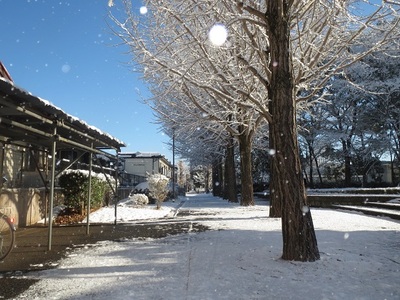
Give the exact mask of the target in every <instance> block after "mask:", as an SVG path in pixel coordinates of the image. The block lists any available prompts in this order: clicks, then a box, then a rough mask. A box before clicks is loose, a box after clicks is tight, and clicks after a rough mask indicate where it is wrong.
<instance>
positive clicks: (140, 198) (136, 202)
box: [129, 194, 149, 206]
mask: <svg viewBox="0 0 400 300" xmlns="http://www.w3.org/2000/svg"><path fill="white" fill-rule="evenodd" d="M129 199H130V200H131V201H132V204H133V206H145V205H147V204H149V198H148V197H147V196H146V195H145V194H133V195H132V196H130V197H129Z"/></svg>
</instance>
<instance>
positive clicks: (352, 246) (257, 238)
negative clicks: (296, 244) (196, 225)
mask: <svg viewBox="0 0 400 300" xmlns="http://www.w3.org/2000/svg"><path fill="white" fill-rule="evenodd" d="M181 200H183V201H185V203H184V204H183V206H182V207H180V208H179V209H180V210H186V211H190V215H189V216H187V214H185V216H184V219H185V220H186V221H187V222H188V223H189V224H190V222H200V223H202V224H203V225H207V226H209V227H210V228H211V229H212V230H210V231H206V232H201V233H195V232H192V231H191V227H190V226H188V232H187V233H185V234H180V235H176V236H168V237H166V238H162V239H145V240H143V239H134V240H126V241H124V242H110V241H104V242H101V243H97V244H95V245H88V246H87V247H84V248H82V249H79V250H76V251H75V252H73V253H72V254H71V255H69V257H68V258H66V259H64V260H62V261H61V262H60V265H59V266H58V267H57V268H56V269H52V270H46V271H41V272H34V273H30V274H28V275H26V276H27V277H33V278H39V279H40V281H39V282H38V283H36V284H35V285H33V286H31V288H30V289H29V290H27V291H26V292H25V293H23V294H22V295H20V297H18V299H193V300H194V299H230V300H231V299H340V300H342V299H400V279H399V278H400V222H398V221H393V220H389V219H383V218H376V217H370V216H365V215H362V214H357V213H352V212H347V211H332V210H325V209H312V215H313V220H314V226H315V229H316V232H317V238H318V245H319V250H320V252H321V260H319V261H317V262H312V263H301V262H290V261H284V260H281V259H280V255H281V251H282V237H281V224H280V220H279V219H274V218H268V217H267V216H268V207H267V205H266V204H265V202H262V201H261V202H257V205H256V206H254V207H241V206H238V205H237V204H232V203H228V202H226V201H224V200H221V199H219V198H215V197H212V196H211V195H207V194H200V195H193V196H188V197H185V198H180V199H179V200H178V201H176V202H175V203H173V202H167V203H164V206H163V209H162V210H161V211H157V210H155V209H154V208H153V207H150V208H147V209H140V208H131V207H129V205H128V204H129V203H122V204H121V206H118V210H117V212H118V213H117V215H118V222H138V220H139V221H140V222H143V220H147V219H152V220H153V221H154V218H159V219H161V218H164V220H163V222H168V221H171V222H173V221H177V220H179V217H177V218H175V219H170V218H171V217H172V216H173V215H174V212H175V209H176V208H178V205H180V204H181ZM165 218H168V219H167V220H165ZM195 218H198V219H201V221H199V220H196V221H195ZM110 221H111V222H112V221H114V208H103V209H101V210H100V211H97V212H95V213H94V214H93V215H91V222H107V223H109V222H110ZM160 222H161V220H160Z"/></svg>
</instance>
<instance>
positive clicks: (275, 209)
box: [269, 102, 283, 218]
mask: <svg viewBox="0 0 400 300" xmlns="http://www.w3.org/2000/svg"><path fill="white" fill-rule="evenodd" d="M271 105H272V102H270V107H269V110H270V111H272V106H271ZM273 126H274V124H269V149H270V151H274V152H276V150H275V145H274V138H273V135H272V132H273V130H272V127H273ZM271 153H272V152H271ZM269 164H270V180H269V216H270V218H281V217H282V201H281V199H282V198H283V196H282V195H280V194H279V192H280V189H279V188H278V187H279V182H278V176H277V174H274V172H273V170H274V169H275V167H274V164H275V159H274V155H272V156H271V159H270V160H269Z"/></svg>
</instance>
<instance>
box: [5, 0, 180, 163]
mask: <svg viewBox="0 0 400 300" xmlns="http://www.w3.org/2000/svg"><path fill="white" fill-rule="evenodd" d="M107 4H108V0H70V1H62V0H57V1H56V0H0V20H1V31H0V60H1V61H2V62H3V64H4V65H5V66H6V68H7V69H8V71H9V73H10V74H11V77H12V78H13V80H14V83H15V84H16V85H17V86H19V87H21V88H24V89H25V90H27V91H29V92H31V93H32V94H33V95H35V96H39V97H41V98H43V99H46V100H48V101H50V102H52V103H53V104H54V105H56V106H58V107H59V108H61V109H63V110H64V111H65V112H66V113H68V114H71V115H73V116H75V117H78V118H79V119H81V120H83V121H85V122H86V123H88V124H89V125H92V126H95V127H97V128H99V129H100V130H102V131H104V132H107V133H109V134H111V135H112V136H114V137H116V138H118V139H119V140H122V141H123V142H125V143H126V144H127V147H126V148H123V149H122V151H123V152H136V151H141V152H159V153H161V154H163V155H165V156H166V157H167V158H168V159H169V160H170V161H171V160H172V155H171V151H170V149H169V146H168V145H166V143H167V142H169V137H168V136H165V135H163V134H162V133H161V130H160V127H159V125H157V124H154V121H155V118H154V117H153V112H152V110H151V109H150V108H149V107H148V106H147V105H145V104H143V103H141V102H140V101H141V97H145V98H146V97H150V94H149V92H148V90H147V89H146V87H145V85H144V84H143V83H142V82H141V81H140V74H137V73H133V72H132V71H130V69H129V66H128V65H127V62H129V61H130V59H131V57H130V56H129V55H128V54H126V52H127V48H126V47H124V46H117V45H118V44H119V43H120V40H119V39H118V38H117V37H115V36H114V35H113V34H112V33H111V30H110V29H109V27H108V25H107V22H108V23H110V22H111V21H110V20H109V18H108V17H107V14H108V11H109V9H110V8H109V7H108V5H107ZM140 6H141V2H140V1H137V9H138V10H139V8H140ZM113 9H117V8H116V7H112V8H111V10H113ZM140 95H142V96H140Z"/></svg>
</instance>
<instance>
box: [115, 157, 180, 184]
mask: <svg viewBox="0 0 400 300" xmlns="http://www.w3.org/2000/svg"><path fill="white" fill-rule="evenodd" d="M119 157H120V159H121V162H122V164H123V169H124V172H125V173H127V174H131V175H135V176H140V177H143V178H146V177H147V176H148V175H149V174H156V173H159V174H163V175H165V176H167V177H168V178H171V176H172V164H171V163H170V162H169V161H168V160H167V159H166V158H165V157H164V156H163V155H161V154H160V153H141V152H136V153H120V154H119Z"/></svg>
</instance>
